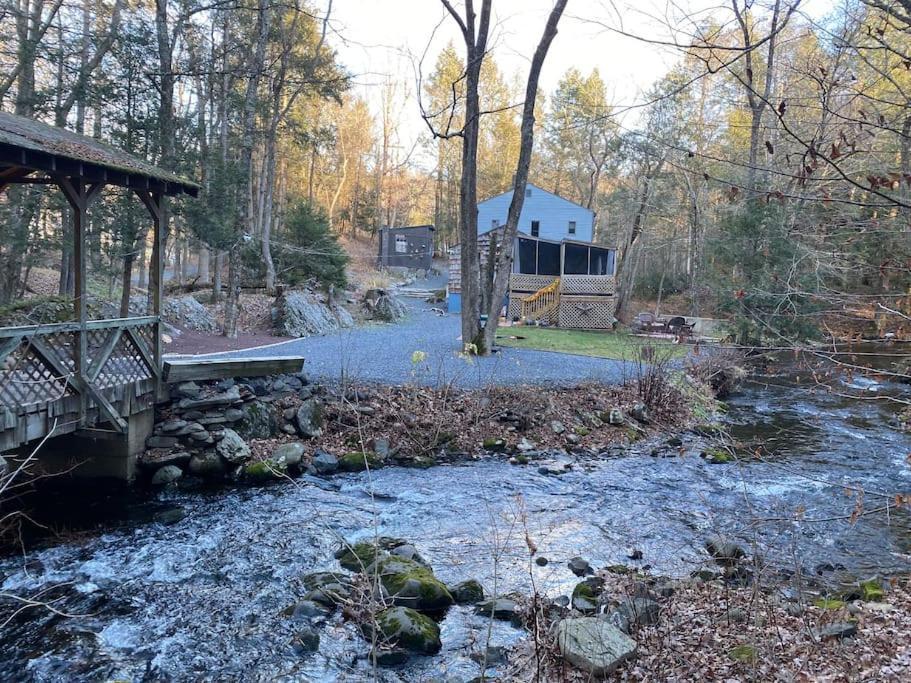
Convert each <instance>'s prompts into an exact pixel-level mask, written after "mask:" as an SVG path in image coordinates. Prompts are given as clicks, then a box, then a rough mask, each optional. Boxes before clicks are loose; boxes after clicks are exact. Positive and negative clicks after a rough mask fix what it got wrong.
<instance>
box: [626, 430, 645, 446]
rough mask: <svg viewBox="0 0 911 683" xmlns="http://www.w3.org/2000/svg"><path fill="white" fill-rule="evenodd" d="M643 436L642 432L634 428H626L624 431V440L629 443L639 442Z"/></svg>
mask: <svg viewBox="0 0 911 683" xmlns="http://www.w3.org/2000/svg"><path fill="white" fill-rule="evenodd" d="M644 436H645V434H644V433H643V432H640V431H639V430H638V429H636V428H635V427H627V429H626V438H627V439H629V441H630V443H632V442H635V441H639V439H641V438H642V437H644Z"/></svg>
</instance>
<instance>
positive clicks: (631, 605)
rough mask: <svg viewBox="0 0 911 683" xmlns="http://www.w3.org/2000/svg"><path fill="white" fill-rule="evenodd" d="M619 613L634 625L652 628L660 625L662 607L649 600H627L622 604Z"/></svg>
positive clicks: (618, 609)
mask: <svg viewBox="0 0 911 683" xmlns="http://www.w3.org/2000/svg"><path fill="white" fill-rule="evenodd" d="M617 611H618V612H620V613H621V614H623V615H624V616H625V617H626V618H627V619H629V621H630V623H632V624H635V625H637V626H651V625H653V624H657V623H658V617H659V615H660V614H661V607H660V606H659V605H658V603H657V602H655V601H654V600H651V599H649V598H627V599H626V600H624V601H623V602H621V603H620V606H619V607H618V608H617Z"/></svg>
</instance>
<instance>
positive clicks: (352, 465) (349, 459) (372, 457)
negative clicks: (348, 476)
mask: <svg viewBox="0 0 911 683" xmlns="http://www.w3.org/2000/svg"><path fill="white" fill-rule="evenodd" d="M382 466H383V459H382V458H381V457H380V456H378V455H377V454H376V453H374V452H373V451H351V452H350V453H345V455H343V456H342V457H340V458H339V459H338V467H339V469H340V470H343V471H345V472H363V471H364V470H366V469H367V468H368V467H370V469H376V468H378V467H382Z"/></svg>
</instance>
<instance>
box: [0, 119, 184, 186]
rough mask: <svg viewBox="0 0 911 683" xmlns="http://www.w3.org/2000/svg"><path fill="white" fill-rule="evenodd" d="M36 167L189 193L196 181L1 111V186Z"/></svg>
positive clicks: (125, 183) (32, 120) (37, 168)
mask: <svg viewBox="0 0 911 683" xmlns="http://www.w3.org/2000/svg"><path fill="white" fill-rule="evenodd" d="M35 171H42V172H44V173H47V174H49V175H63V176H71V177H81V178H85V179H87V180H90V181H93V182H103V183H106V184H109V185H119V186H122V187H132V188H136V189H149V190H153V191H156V192H163V193H164V194H169V195H176V194H180V193H186V194H190V195H193V196H196V194H197V193H198V191H199V185H197V184H196V183H194V182H192V181H190V180H187V179H186V178H182V177H181V176H179V175H177V174H175V173H171V172H170V171H166V170H164V169H162V168H158V167H157V166H154V165H153V164H150V163H149V162H148V161H146V160H144V159H141V158H139V157H137V156H134V155H132V154H129V153H127V152H124V151H123V150H121V149H118V148H117V147H113V146H111V145H108V144H106V143H103V142H101V141H99V140H96V139H95V138H91V137H88V136H86V135H80V134H79V133H74V132H73V131H71V130H66V129H65V128H58V127H56V126H51V125H48V124H46V123H42V122H41V121H36V120H34V119H30V118H26V117H24V116H17V115H16V114H10V113H7V112H0V185H2V184H3V179H4V178H7V179H8V178H12V177H16V176H19V177H23V176H26V175H28V174H29V173H32V172H35Z"/></svg>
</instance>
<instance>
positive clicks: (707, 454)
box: [701, 448, 734, 465]
mask: <svg viewBox="0 0 911 683" xmlns="http://www.w3.org/2000/svg"><path fill="white" fill-rule="evenodd" d="M701 455H702V457H703V458H705V459H706V460H707V461H709V462H710V463H711V464H713V465H724V464H727V463H729V462H733V461H734V456H733V455H731V453H729V452H728V451H726V450H724V449H723V448H706V449H705V450H704V451H702V453H701Z"/></svg>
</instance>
